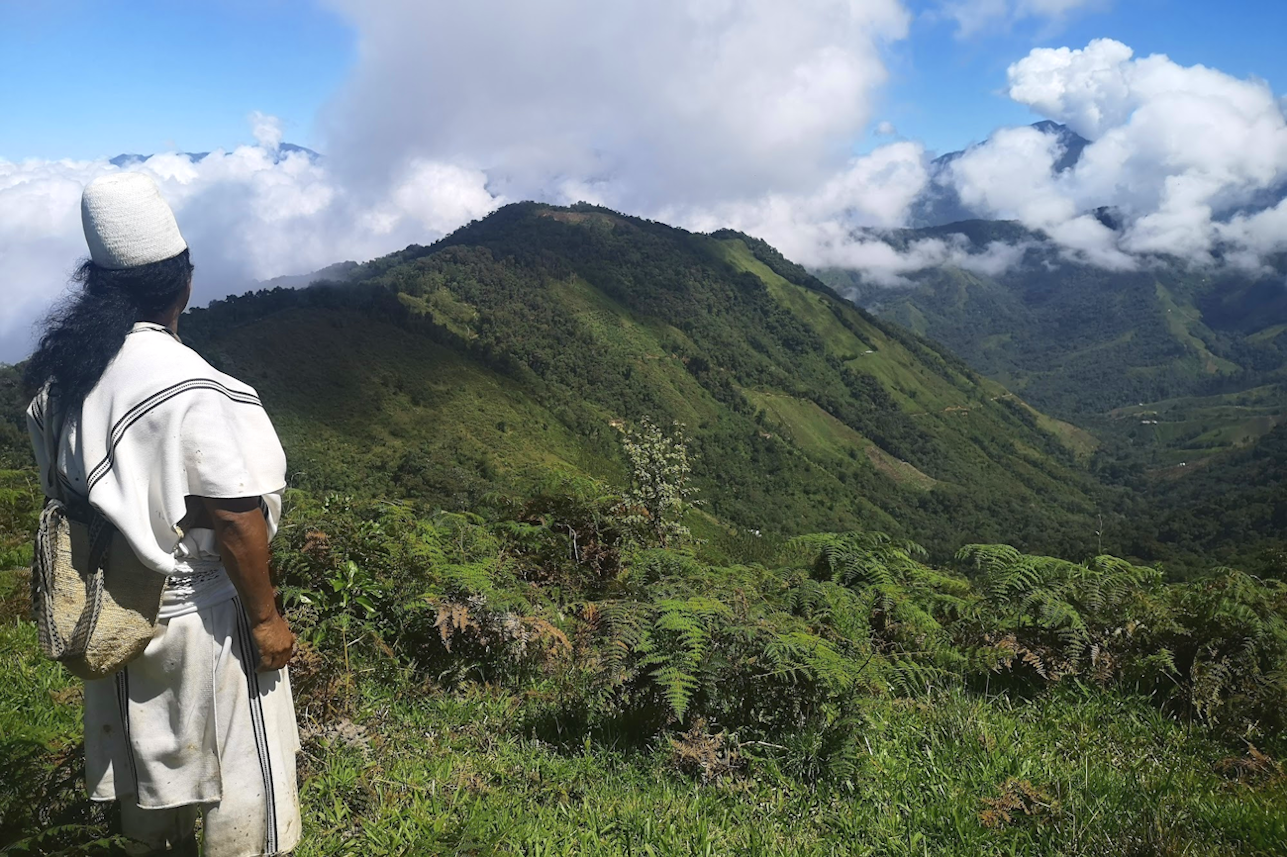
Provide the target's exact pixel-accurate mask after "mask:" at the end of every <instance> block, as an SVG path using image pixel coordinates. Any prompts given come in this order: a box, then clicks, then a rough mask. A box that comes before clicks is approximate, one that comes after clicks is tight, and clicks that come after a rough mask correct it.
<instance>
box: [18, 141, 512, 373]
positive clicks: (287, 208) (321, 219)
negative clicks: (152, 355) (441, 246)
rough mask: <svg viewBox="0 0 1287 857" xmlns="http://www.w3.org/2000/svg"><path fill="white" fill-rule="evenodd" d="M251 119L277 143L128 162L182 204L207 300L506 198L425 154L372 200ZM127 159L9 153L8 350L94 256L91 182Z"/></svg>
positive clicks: (456, 221)
mask: <svg viewBox="0 0 1287 857" xmlns="http://www.w3.org/2000/svg"><path fill="white" fill-rule="evenodd" d="M252 123H253V124H254V130H255V132H256V136H258V137H259V138H260V139H261V140H262V141H263V142H265V143H271V144H272V145H271V147H265V146H263V145H261V146H243V147H240V148H237V149H234V150H232V151H226V152H225V151H215V152H212V153H211V154H210V155H208V156H206V157H205V158H202V159H201V160H200V161H193V160H191V159H190V158H188V157H187V156H185V155H178V154H162V155H155V156H153V157H151V158H148V159H147V160H146V161H143V162H141V163H135V164H131V165H129V166H128V167H127V169H136V170H140V171H142V172H146V173H148V174H150V175H151V176H152V177H153V178H155V179H156V180H157V181H158V182H159V184H160V185H161V189H162V193H163V194H164V195H165V197H166V199H167V200H168V201H169V202H170V204H171V206H172V207H173V208H174V211H175V217H176V218H177V220H178V221H179V226H180V229H181V230H182V231H183V234H184V237H185V238H186V239H187V241H188V244H189V246H190V247H191V248H192V254H193V262H194V263H195V264H196V269H197V270H196V274H195V276H194V289H195V291H196V295H197V300H198V301H199V302H204V301H206V300H209V299H212V298H217V297H222V296H224V295H227V294H229V293H232V292H238V291H243V290H245V289H246V288H248V287H249V286H250V285H251V284H253V283H254V282H255V281H256V280H261V279H267V278H270V277H274V276H279V275H282V274H295V273H301V272H307V271H312V270H316V269H318V268H321V267H324V266H326V265H328V264H330V263H332V262H336V261H341V260H343V259H367V258H371V257H372V256H375V255H378V254H380V253H385V252H388V251H390V250H393V249H396V248H399V247H403V246H405V245H407V244H409V243H412V242H417V241H419V242H424V241H426V240H429V239H432V238H436V237H439V236H441V235H442V234H444V233H445V232H447V231H449V230H451V229H453V228H455V227H457V226H459V225H460V224H462V223H466V222H468V221H469V220H472V219H474V218H477V217H481V216H483V215H485V214H486V213H488V212H489V211H491V210H492V209H494V208H496V207H497V206H498V205H500V204H502V203H503V202H505V200H504V198H502V197H499V196H496V195H493V194H492V193H490V192H489V191H488V190H487V187H486V184H487V177H486V176H485V175H484V174H483V173H481V172H478V171H474V170H469V169H465V168H462V167H459V166H455V165H450V164H437V163H433V162H430V161H423V160H418V161H414V162H411V163H409V164H408V165H407V166H406V168H404V169H403V170H401V171H399V172H398V173H396V174H395V175H394V176H393V177H392V179H391V183H390V188H391V189H390V192H389V193H387V194H385V195H384V196H383V197H382V198H381V199H379V200H378V201H376V202H375V203H374V204H369V203H368V202H366V201H364V200H363V199H361V198H359V197H357V196H355V195H354V194H352V193H350V192H349V191H348V190H347V189H346V188H345V187H344V186H343V185H342V184H341V183H339V182H338V181H337V180H336V177H335V176H334V174H333V172H332V171H331V170H330V169H329V168H328V167H327V166H326V165H325V163H324V162H318V161H315V160H313V159H312V158H310V157H309V156H308V155H306V154H304V153H302V152H296V153H290V154H286V155H285V156H281V155H280V154H279V152H278V150H277V148H276V146H277V141H278V140H279V139H280V137H279V133H280V132H279V131H277V130H274V129H277V127H278V126H277V123H276V120H274V119H272V117H265V116H254V117H252ZM266 129H267V130H266ZM117 169H118V168H117V167H115V166H113V165H112V164H111V163H109V162H108V161H106V160H101V161H75V162H74V161H36V160H32V161H24V162H21V163H9V162H6V161H3V160H0V270H3V271H4V275H5V277H6V282H5V283H4V287H3V291H4V296H5V304H4V308H3V310H0V360H17V359H20V358H21V357H22V356H23V355H24V354H25V353H27V351H28V350H29V349H30V346H31V333H32V331H31V324H32V322H33V320H34V319H35V318H37V317H38V316H39V315H40V314H42V313H43V312H44V311H45V309H46V308H47V307H48V306H49V305H50V304H51V303H52V302H53V301H54V300H55V299H56V298H57V297H58V296H59V295H61V294H62V293H63V291H64V287H65V284H66V281H67V277H68V274H69V273H70V272H71V270H72V269H73V268H74V267H75V264H76V261H77V260H78V259H80V258H83V257H84V256H85V255H86V250H85V245H84V238H83V237H82V234H81V224H80V193H81V190H82V188H83V187H84V185H85V184H86V183H88V182H89V181H91V180H92V179H93V178H95V177H97V176H99V175H103V174H105V173H109V172H114V171H116V170H117Z"/></svg>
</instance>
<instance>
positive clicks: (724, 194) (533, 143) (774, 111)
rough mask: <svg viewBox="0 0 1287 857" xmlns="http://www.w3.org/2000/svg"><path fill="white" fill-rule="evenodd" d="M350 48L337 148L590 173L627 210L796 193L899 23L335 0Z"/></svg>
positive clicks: (510, 172)
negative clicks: (354, 47)
mask: <svg viewBox="0 0 1287 857" xmlns="http://www.w3.org/2000/svg"><path fill="white" fill-rule="evenodd" d="M334 5H336V6H337V7H338V8H339V10H340V11H341V12H342V13H343V14H345V15H346V16H348V17H349V19H350V20H351V21H352V22H353V24H354V26H355V27H356V29H357V32H358V33H359V37H360V40H359V53H360V57H361V59H360V62H359V64H358V68H357V71H356V73H355V75H354V76H353V79H352V80H351V81H350V82H349V84H348V85H347V86H346V88H345V90H344V91H343V93H342V94H341V96H340V98H339V99H338V100H337V101H336V103H335V104H334V105H333V107H332V110H331V111H330V113H329V115H328V119H329V128H330V130H331V141H330V146H329V154H331V155H332V156H333V157H334V158H335V159H336V161H337V162H339V163H341V164H343V165H344V167H343V168H344V169H346V170H350V171H352V172H354V173H355V174H357V175H358V177H360V178H361V179H363V180H364V181H367V182H371V183H374V184H376V185H377V186H378V185H379V184H380V182H381V181H382V179H383V177H384V173H385V171H387V170H388V169H389V168H390V167H391V166H396V165H399V164H402V163H405V162H406V161H408V160H409V159H412V158H417V157H420V158H429V159H432V160H438V161H446V162H451V163H458V164H468V165H473V166H476V167H479V168H483V169H486V170H487V171H488V173H489V175H491V176H492V179H493V182H494V184H495V186H496V187H497V188H499V189H501V191H502V192H504V193H505V194H506V195H508V196H511V197H516V198H519V197H534V196H535V197H540V196H548V195H550V193H551V189H552V188H556V187H557V186H558V185H559V184H560V182H562V181H563V180H565V179H567V178H568V177H575V178H576V179H579V180H582V181H585V180H594V183H596V184H598V185H599V186H600V191H601V193H602V194H603V196H604V198H605V199H610V200H612V201H614V202H615V203H616V204H618V205H620V206H622V207H624V208H627V209H630V210H634V211H642V210H651V209H653V208H656V207H659V206H666V205H686V204H694V203H702V202H709V201H712V200H719V199H725V198H729V197H731V196H737V195H741V194H746V193H748V192H751V191H758V192H764V191H798V190H802V189H806V188H808V187H809V186H811V185H815V184H817V183H819V182H821V181H823V180H825V179H826V178H827V177H829V176H830V175H831V174H832V173H833V172H834V171H836V170H837V169H841V168H843V167H844V165H845V162H846V160H847V157H848V152H849V150H850V147H851V146H852V143H853V141H854V140H855V139H856V138H857V137H858V136H859V135H860V133H861V131H862V129H863V127H864V126H865V125H866V123H867V122H868V121H869V120H870V113H871V109H872V106H873V102H874V98H875V95H876V92H877V90H878V89H879V88H880V87H881V85H882V84H883V83H884V82H885V80H886V78H887V73H886V70H885V66H884V63H883V62H882V59H881V48H882V46H883V45H884V44H886V43H887V42H889V41H891V40H895V39H901V38H903V37H904V36H905V35H906V33H907V27H908V20H909V19H908V14H907V12H906V11H905V10H904V9H903V7H902V5H901V3H900V2H898V0H867V2H862V3H854V2H850V0H801V2H798V3H781V2H777V0H737V2H734V0H659V2H655V3H648V4H644V3H603V2H600V0H553V2H548V3H540V4H532V3H528V2H524V0H478V2H472V3H455V4H426V3H422V2H418V0H393V1H392V2H385V3H365V2H359V0H335V2H334Z"/></svg>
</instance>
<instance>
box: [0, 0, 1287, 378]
mask: <svg viewBox="0 0 1287 857" xmlns="http://www.w3.org/2000/svg"><path fill="white" fill-rule="evenodd" d="M337 3H338V4H339V8H340V9H341V10H342V11H343V12H344V13H345V14H347V15H349V16H350V18H351V19H352V21H353V24H354V26H355V28H356V29H357V31H358V33H359V34H360V45H359V48H360V49H359V57H360V59H359V62H358V66H357V69H356V71H355V73H354V75H353V77H352V79H351V80H350V82H349V84H348V86H347V87H346V88H345V89H344V91H343V92H341V93H340V94H338V95H337V97H336V99H335V101H334V103H333V104H332V106H331V108H330V110H329V112H328V114H327V117H326V124H327V126H328V127H329V128H330V131H329V133H328V136H327V139H326V145H325V146H324V148H326V153H327V156H326V157H325V158H321V159H317V158H313V157H311V156H310V155H308V154H307V153H305V152H293V151H285V150H283V149H281V148H279V146H280V144H281V142H282V139H281V131H280V127H279V124H278V123H277V122H276V121H275V120H274V119H273V118H272V117H270V116H264V115H262V114H254V115H252V116H251V117H250V121H251V125H252V127H253V130H254V134H255V136H256V138H257V141H258V142H257V143H256V145H247V146H242V147H239V148H236V149H233V150H231V151H215V152H213V153H212V154H210V155H209V156H207V157H205V158H203V159H201V160H199V161H194V160H193V159H190V158H188V157H186V156H183V155H177V154H162V155H156V156H154V157H151V158H149V159H147V160H145V161H143V162H140V163H133V164H129V165H127V166H126V167H125V168H127V169H139V170H143V171H146V172H148V173H150V174H152V175H153V176H155V177H156V178H157V179H158V181H159V182H160V183H161V184H162V187H163V189H164V192H165V194H166V197H167V198H168V199H169V200H170V201H171V203H172V204H173V205H174V208H175V210H176V213H177V216H178V219H179V222H180V225H181V227H182V229H183V231H184V234H185V236H186V237H187V238H188V240H189V243H190V244H191V246H192V248H193V255H194V260H195V262H196V263H197V278H198V279H197V288H198V289H199V293H200V295H201V298H203V299H209V298H214V297H219V296H222V295H224V294H228V293H230V292H234V291H239V290H243V289H244V288H246V287H247V286H248V285H249V284H250V283H252V282H253V281H255V280H262V279H267V278H271V277H275V276H280V275H285V274H298V273H302V272H307V271H311V270H316V269H318V268H321V267H324V266H326V265H328V264H330V263H333V262H336V261H340V260H344V259H357V260H361V259H366V258H370V257H373V256H376V255H379V254H382V253H386V252H390V251H392V250H395V249H399V248H400V247H403V246H405V245H406V244H409V243H413V242H416V243H427V242H429V241H432V240H434V239H436V238H438V237H440V236H441V235H443V234H445V233H447V232H449V231H451V230H452V229H454V228H456V227H458V226H461V225H463V224H464V223H467V222H468V221H470V220H472V219H475V218H478V217H481V216H484V215H486V214H487V213H488V212H490V211H492V210H494V209H495V208H497V207H498V206H500V205H502V204H504V203H506V202H508V201H513V200H519V199H532V198H534V199H540V200H545V201H549V202H554V203H570V202H575V201H578V200H585V201H589V202H596V203H600V204H603V205H607V206H610V207H613V208H617V209H619V210H623V211H627V212H630V213H636V214H641V215H644V216H648V217H652V218H655V219H659V220H663V221H666V222H670V223H674V224H676V225H680V226H684V227H687V228H691V229H699V230H713V229H717V228H723V227H731V228H735V229H740V230H743V231H745V232H748V233H751V234H754V235H757V236H760V237H762V238H764V239H765V240H767V241H769V242H770V243H772V244H774V245H776V246H777V247H779V248H780V249H781V250H782V251H783V252H784V253H785V254H786V255H787V256H789V257H791V258H793V259H795V260H797V261H799V262H802V263H804V264H807V265H812V266H819V267H822V266H831V267H843V268H851V269H856V270H859V271H861V272H862V273H863V276H864V277H865V278H866V279H867V280H869V281H871V282H873V283H877V284H881V285H898V284H901V283H905V282H906V281H907V280H906V278H907V277H909V276H911V275H914V274H915V273H916V272H917V271H921V270H924V269H926V268H932V267H935V266H943V265H950V266H956V267H962V268H966V269H969V270H975V271H979V272H981V273H986V274H997V273H1000V272H1003V271H1005V270H1006V269H1008V268H1010V267H1013V266H1015V265H1017V264H1020V263H1021V261H1022V260H1023V259H1024V257H1025V255H1026V251H1027V250H1028V249H1029V245H1028V244H1024V243H1020V244H1009V245H1008V244H1002V243H993V244H991V245H989V246H986V247H976V246H972V245H970V244H969V242H967V241H966V240H965V239H964V238H963V237H961V236H954V235H947V236H946V237H943V236H938V237H927V238H922V239H918V240H912V241H911V242H910V243H908V242H905V241H893V240H889V241H887V240H884V239H882V237H881V233H880V232H879V229H881V228H892V227H897V226H900V225H902V224H904V223H905V222H906V221H907V218H908V216H909V212H910V211H912V210H913V209H914V206H915V204H916V202H917V200H918V199H921V198H922V196H923V195H924V194H925V193H926V192H927V190H929V189H930V185H931V181H935V182H940V183H942V182H946V183H948V184H949V185H950V187H951V189H952V190H953V192H954V193H955V194H956V195H957V196H959V199H960V202H961V203H962V204H963V205H964V206H966V207H967V208H969V209H971V210H973V211H976V212H978V213H980V214H981V215H984V216H987V217H995V218H1005V219H1015V220H1018V221H1020V222H1021V223H1023V224H1024V225H1025V226H1027V227H1029V228H1030V229H1032V230H1034V231H1039V232H1042V233H1044V234H1045V235H1047V236H1048V237H1049V240H1050V241H1051V242H1052V243H1053V244H1054V245H1055V246H1057V247H1058V248H1059V249H1060V250H1061V251H1062V252H1063V253H1064V254H1065V255H1066V256H1067V257H1069V258H1071V259H1074V260H1077V261H1081V262H1084V263H1087V264H1092V265H1097V266H1101V267H1104V268H1108V269H1129V268H1134V267H1138V266H1140V265H1147V264H1150V260H1152V259H1155V258H1158V257H1162V256H1166V257H1178V258H1181V259H1184V260H1187V261H1189V262H1191V263H1193V264H1196V265H1208V266H1209V265H1234V266H1238V267H1240V268H1243V269H1246V270H1250V271H1256V270H1259V269H1260V267H1261V266H1262V265H1263V264H1264V259H1265V257H1266V256H1267V255H1268V254H1271V253H1275V252H1280V251H1282V250H1285V249H1287V240H1285V238H1287V202H1281V201H1280V200H1281V199H1282V197H1283V194H1282V193H1281V190H1282V188H1284V187H1287V121H1285V120H1284V114H1283V102H1282V100H1280V99H1279V98H1278V97H1277V96H1276V95H1275V94H1274V93H1273V92H1272V90H1271V89H1270V88H1269V87H1268V85H1267V84H1265V83H1264V82H1262V81H1257V80H1240V79H1237V78H1234V77H1231V76H1229V75H1226V74H1223V73H1222V72H1219V71H1217V70H1215V69H1209V68H1205V67H1202V66H1191V67H1184V66H1180V65H1178V64H1176V63H1174V62H1172V61H1171V60H1170V59H1168V58H1167V57H1165V56H1151V57H1144V58H1137V57H1135V56H1134V55H1133V53H1132V51H1131V50H1130V48H1128V47H1127V46H1125V45H1122V44H1120V43H1118V42H1114V41H1110V40H1099V41H1095V42H1092V43H1090V44H1089V45H1087V46H1086V47H1085V48H1082V49H1078V50H1072V49H1068V48H1061V49H1058V50H1050V49H1040V50H1034V51H1032V52H1031V53H1030V54H1029V55H1028V56H1026V57H1024V58H1022V59H1021V60H1019V61H1018V62H1016V63H1015V64H1014V65H1012V66H1011V67H1010V69H1009V89H1008V91H1009V94H1010V96H1011V97H1012V98H1013V99H1014V100H1016V101H1017V102H1019V103H1021V104H1025V105H1028V106H1030V107H1031V108H1032V109H1033V111H1034V112H1035V113H1036V114H1038V115H1039V116H1042V117H1046V118H1048V119H1051V120H1054V121H1057V122H1061V123H1064V124H1066V125H1068V126H1069V127H1070V128H1071V129H1072V130H1074V131H1076V132H1077V133H1078V134H1081V135H1082V136H1083V137H1085V138H1087V139H1088V140H1089V141H1090V142H1089V145H1087V146H1086V148H1085V150H1084V151H1083V152H1082V154H1081V156H1080V158H1079V159H1078V160H1077V162H1076V163H1075V164H1074V165H1073V166H1072V167H1070V168H1068V169H1064V170H1062V171H1056V169H1055V167H1056V164H1059V163H1060V158H1061V157H1062V156H1063V154H1064V151H1063V144H1062V143H1061V141H1060V138H1059V137H1058V136H1056V135H1054V134H1050V133H1043V132H1042V131H1041V130H1038V129H1035V128H1029V127H1021V128H1004V129H999V130H998V131H996V132H995V133H994V134H993V135H992V136H991V137H990V138H989V139H988V140H986V141H984V142H983V143H981V144H978V145H976V146H973V147H971V148H970V149H968V150H967V151H966V152H965V153H964V154H963V155H961V156H960V157H959V158H956V159H955V160H953V161H952V162H951V163H950V164H947V165H943V166H938V167H935V165H933V164H932V163H931V162H930V160H929V156H928V155H927V153H926V152H925V150H924V148H923V146H921V145H920V144H919V143H916V142H910V141H895V142H890V143H887V144H885V145H882V146H880V147H878V148H876V149H874V150H872V151H870V152H868V153H866V154H862V155H858V156H855V155H854V154H853V144H854V142H855V141H856V140H860V139H861V138H862V134H863V129H865V128H867V127H868V126H869V125H871V124H872V123H873V122H874V120H875V119H876V118H877V117H875V116H873V115H872V114H873V111H874V105H875V99H876V97H877V94H878V93H879V91H880V89H881V88H882V87H883V85H884V84H885V81H886V72H885V68H884V65H883V62H882V51H883V49H884V47H885V45H887V44H888V43H890V42H892V41H896V40H898V39H901V38H904V37H905V36H906V33H907V28H908V21H909V16H908V14H907V12H906V10H905V9H904V8H903V7H902V5H901V4H900V3H899V2H898V0H877V2H872V3H864V4H853V3H850V2H847V0H807V2H806V3H805V6H804V7H803V8H802V9H796V8H795V7H793V11H792V13H791V14H785V13H784V12H783V8H784V7H783V6H782V5H781V4H778V3H774V2H769V0H752V2H747V3H738V4H733V3H726V2H722V0H667V2H663V3H661V4H655V6H654V7H650V8H651V10H652V11H650V12H649V14H648V15H643V14H641V13H639V12H638V11H637V10H636V11H630V9H629V8H627V5H621V6H618V5H616V4H602V3H597V2H592V0H561V2H560V3H558V4H555V6H554V7H553V11H551V10H546V11H545V12H542V15H541V16H537V17H540V18H541V21H536V20H535V19H534V18H533V15H534V14H535V13H534V12H532V11H531V9H530V8H529V6H528V5H527V4H524V3H522V2H521V0H480V2H479V3H477V4H459V5H458V6H454V7H453V6H449V7H444V8H436V9H435V10H434V11H433V14H432V15H430V13H429V12H428V11H426V10H425V8H424V7H423V5H422V4H419V3H414V2H410V0H407V2H390V3H382V4H359V3H356V2H352V3H349V2H341V0H337ZM1002 5H1006V4H1002ZM1073 5H1076V4H1063V3H1054V4H1053V5H1051V4H1047V5H1042V4H1035V5H1034V4H1032V3H1028V4H1016V5H1006V8H1007V9H1009V10H1010V13H1009V14H1018V13H1019V12H1020V10H1028V11H1027V12H1024V14H1028V13H1029V12H1031V13H1032V14H1037V11H1035V10H1038V9H1039V8H1040V9H1045V14H1051V15H1054V14H1055V13H1057V12H1059V10H1061V9H1062V10H1064V11H1067V10H1068V9H1071V8H1072V7H1073ZM1047 6H1048V8H1047ZM962 8H964V7H962ZM550 16H552V17H550ZM573 23H575V24H577V26H571V25H572V24H573ZM538 24H539V25H540V26H539V27H537V29H538V30H539V32H540V34H541V39H539V40H534V38H533V35H532V30H531V28H532V27H534V26H537V25H538ZM564 25H566V26H564ZM623 32H630V33H631V39H630V40H626V41H628V42H629V43H630V44H632V45H635V46H636V47H637V48H638V49H637V50H633V49H632V50H630V51H620V50H615V49H611V48H610V46H612V45H619V44H621V43H622V39H619V38H613V36H614V34H616V35H620V34H621V33H623ZM426 40H427V41H426ZM484 42H485V43H487V44H489V45H490V46H491V48H492V50H491V51H490V52H489V54H488V58H487V62H486V63H483V64H480V63H479V61H478V59H477V47H478V45H479V44H480V43H484ZM538 42H539V43H538ZM751 106H753V108H754V109H749V108H750V107H751ZM892 133H893V129H892V127H888V123H882V124H881V127H880V130H878V133H877V136H886V137H888V136H890V135H892ZM115 169H118V167H115V166H113V165H112V164H111V163H110V162H109V161H107V160H106V159H104V160H101V161H89V162H73V161H24V162H21V163H11V162H7V161H4V160H3V159H0V272H2V273H0V276H3V277H4V281H3V293H4V297H5V301H4V302H3V305H2V306H0V360H16V359H19V358H21V357H22V356H23V355H24V354H25V353H26V352H27V350H29V347H30V343H31V337H30V332H31V327H32V322H33V320H34V319H36V318H37V317H38V316H39V315H41V314H42V313H43V312H44V311H45V310H46V309H47V307H48V306H49V305H50V303H51V302H52V301H53V300H54V299H55V298H56V297H57V296H58V295H59V294H61V293H62V291H63V287H64V283H65V282H66V277H67V274H68V273H69V272H70V270H71V269H72V268H73V267H74V265H75V263H76V260H77V259H78V258H80V257H82V256H83V255H84V247H83V239H82V238H81V235H80V221H79V208H78V199H79V194H80V191H81V188H82V187H83V185H84V184H85V183H86V182H88V181H89V180H90V179H92V178H93V177H95V176H96V175H100V174H103V173H106V172H109V171H112V170H115ZM936 171H937V172H936ZM1100 207H1110V208H1111V210H1112V218H1097V217H1095V216H1093V215H1092V214H1091V213H1090V212H1092V211H1094V210H1095V209H1098V208H1100ZM1106 222H1111V223H1113V227H1111V228H1110V226H1108V225H1106ZM868 227H875V228H876V230H875V231H872V230H871V229H868Z"/></svg>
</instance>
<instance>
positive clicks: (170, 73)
mask: <svg viewBox="0 0 1287 857" xmlns="http://www.w3.org/2000/svg"><path fill="white" fill-rule="evenodd" d="M353 54H354V36H353V33H352V31H351V30H350V29H349V28H348V27H347V26H346V25H345V24H344V23H343V22H342V21H341V20H340V18H339V17H338V16H336V15H335V14H334V13H332V12H329V11H327V10H325V9H323V8H321V7H320V6H318V5H317V4H315V3H310V2H301V0H258V1H257V2H251V0H232V2H219V3H212V4H207V3H195V2H181V3H180V2H155V0H147V2H94V0H48V2H41V3H38V4H37V3H21V2H5V0H0V81H5V82H6V85H5V86H3V87H0V157H3V158H8V159H9V160H17V159H21V158H30V157H39V158H94V157H103V156H111V155H115V154H119V153H121V152H135V153H143V154H150V153H152V152H158V151H166V150H178V151H185V150H186V151H204V150H208V149H212V148H216V147H225V148H229V147H232V146H234V145H236V144H237V143H242V142H248V141H249V140H250V133H249V126H248V125H247V123H246V116H247V114H249V113H250V112H251V111H254V110H259V111H261V112H264V113H269V114H272V115H275V116H277V117H279V118H280V119H281V120H282V122H283V125H284V127H283V131H284V133H285V137H286V139H287V140H290V141H294V142H297V143H300V144H301V145H307V144H308V143H315V142H316V139H315V137H316V131H315V127H314V118H315V116H316V115H317V112H318V110H319V109H320V108H321V107H322V105H323V104H324V103H325V102H326V100H327V99H328V98H329V97H330V96H331V95H332V94H333V92H334V91H335V89H336V88H337V87H338V86H339V85H340V83H341V82H342V81H343V80H344V78H345V75H346V74H347V73H348V71H349V67H350V66H351V64H352V62H353ZM16 82H21V84H20V85H14V84H15V83H16Z"/></svg>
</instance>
